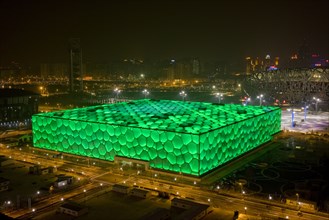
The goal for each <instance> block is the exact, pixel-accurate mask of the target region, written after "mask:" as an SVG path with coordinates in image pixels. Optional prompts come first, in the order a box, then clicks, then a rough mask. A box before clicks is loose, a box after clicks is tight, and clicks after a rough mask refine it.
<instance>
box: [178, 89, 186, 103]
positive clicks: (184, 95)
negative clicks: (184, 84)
mask: <svg viewBox="0 0 329 220" xmlns="http://www.w3.org/2000/svg"><path fill="white" fill-rule="evenodd" d="M179 95H180V96H181V97H182V99H183V101H185V97H186V96H187V94H186V92H185V91H184V90H183V91H181V92H180V93H179Z"/></svg>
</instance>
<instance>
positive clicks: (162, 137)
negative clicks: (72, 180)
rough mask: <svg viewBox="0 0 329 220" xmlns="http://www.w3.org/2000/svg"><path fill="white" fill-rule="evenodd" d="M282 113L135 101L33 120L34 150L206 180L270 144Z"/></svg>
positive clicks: (268, 109) (260, 108)
mask: <svg viewBox="0 0 329 220" xmlns="http://www.w3.org/2000/svg"><path fill="white" fill-rule="evenodd" d="M280 129H281V109H280V108H279V107H272V106H243V105H234V104H217V103H216V104H215V103H204V102H184V101H172V100H149V99H142V100H135V101H130V102H121V103H115V104H106V105H100V106H91V107H85V108H78V109H70V110H64V111H57V112H50V113H40V114H36V115H34V116H33V117H32V130H33V142H34V146H35V147H38V148H43V149H48V150H55V151H59V152H65V153H70V154H75V155H80V156H86V157H91V158H97V159H103V160H108V161H115V160H117V159H116V158H127V159H133V160H137V161H141V162H143V163H147V164H148V165H149V166H150V167H151V168H155V169H160V170H163V171H171V172H177V173H184V174H189V175H193V176H201V175H203V174H205V173H207V172H209V171H211V170H213V169H214V168H217V167H219V166H221V165H223V164H225V163H227V162H229V161H231V160H233V159H234V158H236V157H239V156H240V155H242V154H244V153H246V152H248V151H251V150H252V149H254V148H256V147H258V146H260V145H262V144H264V143H266V142H268V141H270V140H271V139H272V136H273V135H274V134H275V133H277V132H279V131H280Z"/></svg>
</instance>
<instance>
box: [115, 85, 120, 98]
mask: <svg viewBox="0 0 329 220" xmlns="http://www.w3.org/2000/svg"><path fill="white" fill-rule="evenodd" d="M114 92H115V98H116V99H118V97H119V94H120V92H121V90H120V89H118V88H115V89H114Z"/></svg>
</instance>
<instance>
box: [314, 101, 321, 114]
mask: <svg viewBox="0 0 329 220" xmlns="http://www.w3.org/2000/svg"><path fill="white" fill-rule="evenodd" d="M313 100H315V112H316V113H317V112H318V103H319V102H321V100H320V99H319V98H316V97H313Z"/></svg>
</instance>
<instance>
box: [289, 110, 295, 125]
mask: <svg viewBox="0 0 329 220" xmlns="http://www.w3.org/2000/svg"><path fill="white" fill-rule="evenodd" d="M288 111H289V112H291V127H292V128H293V127H294V117H295V112H294V109H290V108H289V109H288Z"/></svg>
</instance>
